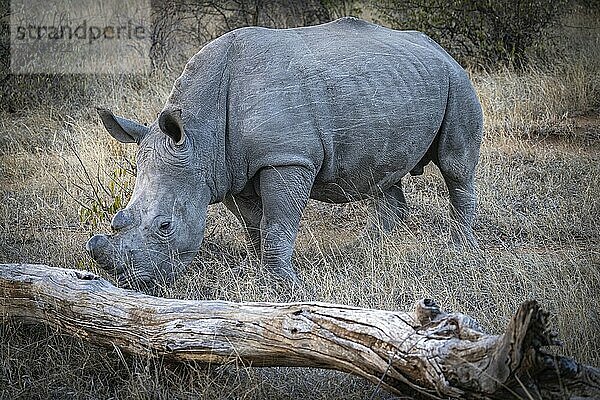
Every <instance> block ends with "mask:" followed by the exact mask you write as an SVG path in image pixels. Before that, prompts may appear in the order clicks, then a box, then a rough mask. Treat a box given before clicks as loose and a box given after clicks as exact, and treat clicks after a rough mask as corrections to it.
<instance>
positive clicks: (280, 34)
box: [87, 18, 482, 286]
mask: <svg viewBox="0 0 600 400" xmlns="http://www.w3.org/2000/svg"><path fill="white" fill-rule="evenodd" d="M99 113H100V116H101V118H102V121H103V123H104V125H105V126H106V128H107V130H108V131H109V132H110V133H111V134H112V135H113V136H114V137H115V138H116V139H118V140H120V141H122V142H136V143H138V145H139V152H138V156H137V163H138V175H137V180H136V184H135V190H134V193H133V197H132V198H131V200H130V202H129V204H128V205H127V207H126V208H125V209H124V210H122V211H119V212H118V213H117V214H116V215H115V217H114V219H113V221H112V228H113V231H114V234H113V235H111V236H105V235H97V236H94V237H93V238H92V239H90V241H89V242H88V244H87V248H88V250H89V251H90V253H91V254H92V257H93V258H94V259H96V261H97V262H98V263H99V264H100V265H101V266H103V267H105V268H107V269H110V270H116V272H117V274H118V275H119V277H120V279H121V280H122V283H124V284H127V283H129V284H131V283H135V284H142V285H146V286H152V285H154V284H156V283H157V281H159V280H166V281H171V280H172V279H174V278H175V276H177V274H179V273H180V272H181V271H182V270H183V269H184V266H185V265H187V264H188V263H189V262H190V261H191V260H192V258H193V257H194V254H195V253H196V251H197V250H198V248H199V246H200V243H201V242H202V237H203V233H204V228H205V221H206V212H207V207H208V205H209V204H212V203H216V202H223V203H224V204H225V205H226V206H227V208H228V209H229V210H231V211H232V212H233V213H234V214H235V215H236V216H237V217H238V219H239V220H240V221H241V222H242V223H243V225H244V227H245V228H246V230H247V233H248V235H249V238H250V241H251V243H252V245H253V248H254V249H255V250H256V251H257V253H258V254H260V255H261V258H262V261H263V263H264V264H265V265H266V266H267V267H268V268H269V269H270V270H272V271H273V272H274V273H276V274H278V275H280V276H282V277H285V278H289V279H292V280H294V279H296V275H295V273H294V270H293V268H292V266H291V255H292V248H293V244H294V241H295V238H296V234H297V231H298V225H299V221H300V216H301V214H302V211H303V209H304V207H305V205H306V203H307V201H308V199H309V197H310V198H313V199H317V200H320V201H325V202H333V203H340V202H348V201H354V200H359V199H364V198H373V197H374V198H376V199H377V207H376V208H377V215H378V216H379V222H380V223H381V226H382V227H383V229H385V230H391V229H393V228H394V225H395V224H396V223H397V222H398V220H400V219H402V218H403V217H404V216H405V215H406V211H407V207H406V201H405V199H404V195H403V192H402V187H401V178H402V177H403V176H405V175H406V174H408V173H409V172H410V173H412V174H421V173H422V172H423V167H424V166H425V165H426V164H428V163H429V162H430V161H433V162H434V163H435V164H436V165H437V166H438V168H439V169H440V170H441V172H442V175H443V177H444V179H445V182H446V185H447V187H448V190H449V194H450V203H451V213H452V216H453V217H454V219H455V220H456V222H457V224H456V226H457V227H458V229H457V230H456V231H455V232H454V234H453V239H454V241H455V242H456V243H466V244H468V245H472V246H475V245H476V242H475V238H474V236H473V232H472V230H471V224H472V221H473V218H474V215H475V208H476V199H475V191H474V183H473V179H474V174H475V167H476V165H477V160H478V157H479V148H480V144H481V137H482V133H481V130H482V112H481V107H480V104H479V102H478V100H477V97H476V94H475V92H474V90H473V87H472V85H471V83H470V81H469V79H468V76H467V74H466V73H465V71H464V70H463V69H462V68H461V67H460V66H459V65H458V64H457V63H456V62H455V61H454V60H453V59H452V58H451V57H450V56H449V55H448V54H447V53H446V52H445V51H444V50H443V49H442V48H441V47H440V46H438V45H437V44H436V43H434V42H433V41H432V40H431V39H429V38H428V37H427V36H425V35H423V34H421V33H418V32H400V31H394V30H390V29H387V28H383V27H380V26H377V25H373V24H370V23H367V22H364V21H360V20H356V19H350V18H344V19H341V20H337V21H334V22H331V23H328V24H324V25H320V26H316V27H308V28H297V29H284V30H273V29H265V28H243V29H238V30H235V31H232V32H230V33H228V34H226V35H224V36H222V37H220V38H218V39H216V40H214V41H213V42H211V43H209V44H208V45H206V46H205V47H204V48H203V49H202V50H201V51H200V52H199V53H198V54H196V55H195V56H194V57H192V59H191V60H190V61H189V62H188V64H187V65H186V67H185V70H184V72H183V74H182V75H181V76H180V77H179V78H178V79H177V80H176V81H175V85H174V87H173V90H172V92H171V95H170V97H169V99H168V100H167V103H166V105H165V107H164V109H163V111H162V112H161V113H160V115H159V118H158V119H157V121H155V122H154V123H153V124H152V125H150V126H149V127H144V126H142V125H139V124H137V123H135V122H133V121H129V120H126V119H123V118H119V117H115V116H113V115H112V114H111V113H110V112H109V111H107V110H99Z"/></svg>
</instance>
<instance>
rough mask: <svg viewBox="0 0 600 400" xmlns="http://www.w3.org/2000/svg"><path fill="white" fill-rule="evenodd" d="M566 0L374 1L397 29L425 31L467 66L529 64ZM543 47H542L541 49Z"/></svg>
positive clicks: (377, 8) (375, 7)
mask: <svg viewBox="0 0 600 400" xmlns="http://www.w3.org/2000/svg"><path fill="white" fill-rule="evenodd" d="M566 5H567V1H566V0H557V1H548V0H520V1H514V0H501V1H497V0H374V4H373V6H374V9H375V11H376V14H377V15H378V16H379V18H381V19H382V20H383V22H384V23H387V24H390V25H391V26H392V27H393V28H397V29H414V30H418V31H422V32H424V33H426V34H428V35H429V36H431V38H432V39H434V40H435V41H437V42H438V43H440V44H441V45H442V47H444V48H445V49H447V50H448V51H449V52H450V53H451V54H452V55H453V56H454V57H456V58H457V59H458V60H459V61H460V62H461V63H463V64H470V65H483V66H490V65H494V66H497V65H507V64H512V65H515V66H518V67H522V66H524V65H525V64H526V63H527V61H528V59H529V55H530V54H531V52H532V51H534V50H536V49H541V48H543V47H544V46H545V45H546V44H547V42H548V41H549V40H550V39H551V38H550V36H549V33H548V28H549V27H551V26H552V24H554V23H555V22H556V21H557V18H558V17H559V16H560V15H561V13H562V12H563V11H564V10H565V7H566ZM542 50H543V49H542Z"/></svg>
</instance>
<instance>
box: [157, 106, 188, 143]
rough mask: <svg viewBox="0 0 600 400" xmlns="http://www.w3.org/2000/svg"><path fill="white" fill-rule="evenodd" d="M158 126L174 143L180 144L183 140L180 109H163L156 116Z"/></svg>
mask: <svg viewBox="0 0 600 400" xmlns="http://www.w3.org/2000/svg"><path fill="white" fill-rule="evenodd" d="M158 126H159V127H160V130H161V131H163V132H164V133H165V134H166V135H167V136H169V137H170V138H171V139H173V141H174V142H175V144H177V145H180V144H182V143H183V142H184V141H185V133H184V132H183V123H182V122H181V110H164V111H163V112H161V113H160V115H159V116H158Z"/></svg>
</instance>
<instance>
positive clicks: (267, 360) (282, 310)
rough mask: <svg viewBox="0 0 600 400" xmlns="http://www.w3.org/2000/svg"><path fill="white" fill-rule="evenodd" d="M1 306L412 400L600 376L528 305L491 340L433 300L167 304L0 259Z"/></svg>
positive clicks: (595, 388) (0, 310) (145, 344)
mask: <svg viewBox="0 0 600 400" xmlns="http://www.w3.org/2000/svg"><path fill="white" fill-rule="evenodd" d="M0 301H1V302H0V315H2V318H3V319H6V318H16V319H20V320H27V321H32V322H43V323H45V324H49V325H51V326H55V327H59V328H60V329H62V330H63V331H64V332H68V333H70V334H73V335H77V336H79V337H82V338H84V339H87V340H89V341H92V342H95V343H99V344H102V345H109V346H118V347H119V348H120V349H122V350H123V351H125V352H129V353H134V354H142V355H148V356H160V357H164V358H166V359H171V360H175V361H186V360H197V361H202V362H211V363H224V362H227V361H229V360H231V359H232V358H238V359H240V360H241V361H243V362H244V363H246V364H248V365H253V366H304V367H322V368H333V369H338V370H341V371H346V372H350V373H353V374H356V375H359V376H362V377H365V378H367V379H369V380H370V381H372V382H375V383H378V384H380V385H382V386H383V387H385V388H386V389H388V390H390V391H392V392H395V393H402V394H405V395H411V396H413V397H415V398H448V397H453V398H477V399H506V398H513V397H516V398H535V399H540V398H543V399H565V398H570V399H582V398H589V399H592V398H596V399H598V398H600V370H598V369H596V368H593V367H589V366H584V365H580V364H578V363H576V362H575V361H573V360H571V359H568V358H566V357H560V356H557V357H555V356H551V355H550V354H549V353H546V352H544V351H543V350H541V349H540V347H542V346H547V345H554V344H558V342H557V340H556V338H555V336H554V335H553V334H552V333H551V332H550V331H549V327H548V314H547V313H545V312H543V311H542V310H541V309H540V307H539V305H538V304H537V303H536V302H534V301H529V302H526V303H523V304H522V305H521V306H520V307H519V309H518V311H517V312H516V314H515V315H514V317H513V318H512V320H511V321H510V323H509V325H508V327H507V329H506V332H505V333H504V334H503V335H500V336H494V335H488V334H485V333H484V332H482V330H481V329H480V328H479V326H478V325H477V323H476V322H475V321H474V320H473V319H471V318H470V317H468V316H466V315H462V314H455V313H452V314H446V313H444V312H442V311H441V310H440V309H439V308H438V306H437V305H435V304H434V303H433V302H432V301H430V300H422V301H420V302H419V303H418V304H417V306H416V310H415V311H414V312H396V311H381V310H368V309H362V308H356V307H349V306H343V305H332V304H326V303H287V304H286V303H283V304H277V303H233V302H226V301H217V300H215V301H190V300H173V299H164V298H157V297H152V296H147V295H144V294H141V293H138V292H133V291H128V290H123V289H119V288H116V287H115V286H113V285H112V284H110V283H109V282H107V281H106V280H104V279H101V278H99V277H97V276H96V275H94V274H92V273H90V272H86V271H78V270H70V269H60V268H51V267H48V266H44V265H31V264H0Z"/></svg>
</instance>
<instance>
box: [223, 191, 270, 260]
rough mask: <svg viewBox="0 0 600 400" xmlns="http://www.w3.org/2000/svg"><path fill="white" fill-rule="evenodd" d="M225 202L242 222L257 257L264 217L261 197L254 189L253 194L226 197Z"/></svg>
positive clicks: (258, 255)
mask: <svg viewBox="0 0 600 400" xmlns="http://www.w3.org/2000/svg"><path fill="white" fill-rule="evenodd" d="M223 204H225V207H227V209H228V210H229V211H231V213H232V214H233V215H235V216H236V217H237V219H238V220H239V221H240V222H241V223H242V225H243V226H244V229H245V231H246V234H247V236H248V239H249V242H250V246H251V247H252V251H254V254H255V255H256V256H257V257H260V241H261V234H260V221H261V219H262V202H261V200H260V197H258V195H257V194H256V193H255V192H254V190H253V189H252V193H251V194H240V195H237V196H227V197H225V199H224V200H223Z"/></svg>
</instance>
